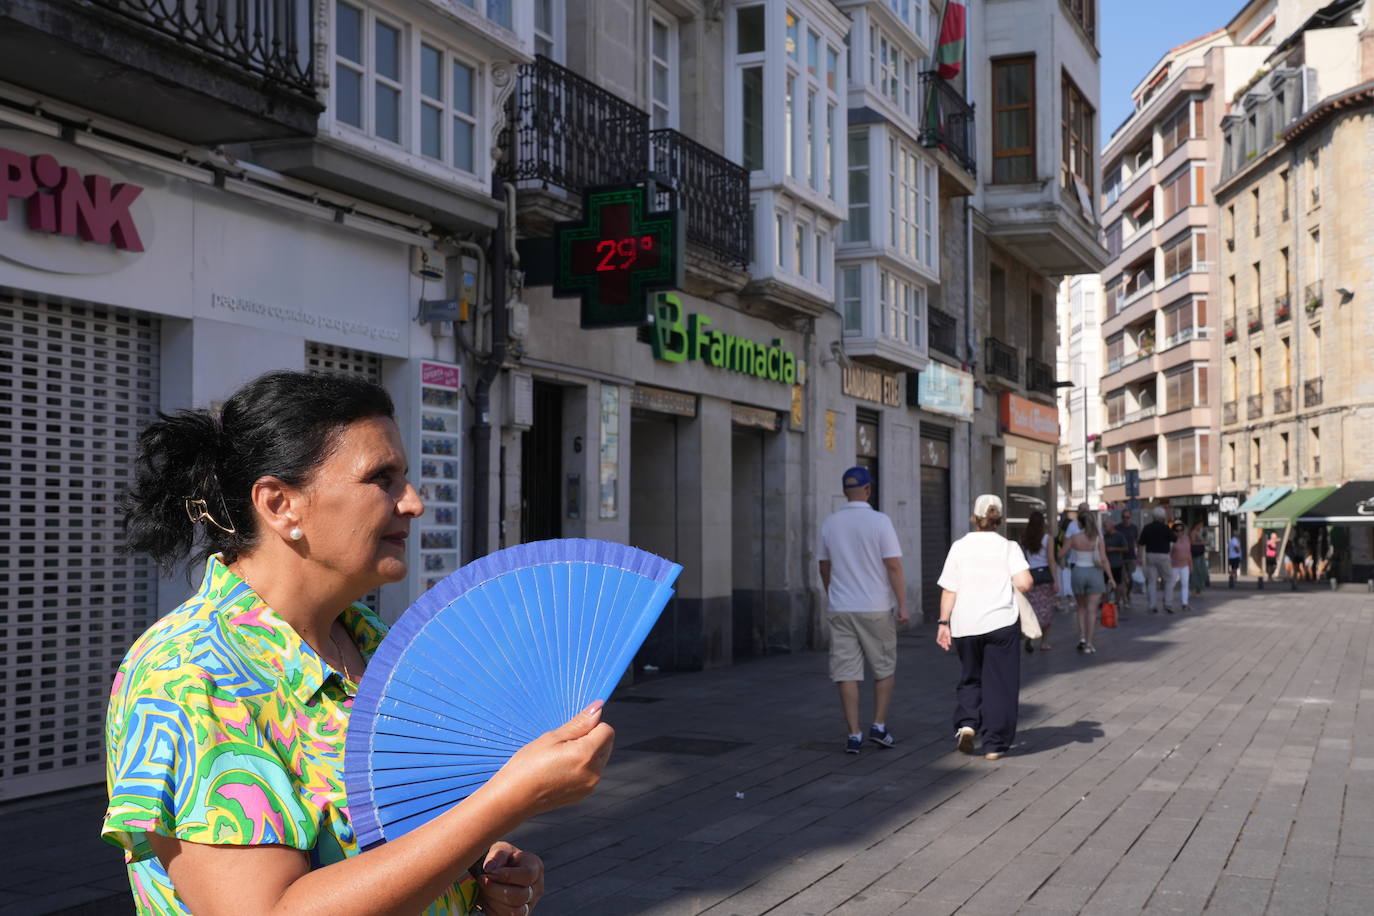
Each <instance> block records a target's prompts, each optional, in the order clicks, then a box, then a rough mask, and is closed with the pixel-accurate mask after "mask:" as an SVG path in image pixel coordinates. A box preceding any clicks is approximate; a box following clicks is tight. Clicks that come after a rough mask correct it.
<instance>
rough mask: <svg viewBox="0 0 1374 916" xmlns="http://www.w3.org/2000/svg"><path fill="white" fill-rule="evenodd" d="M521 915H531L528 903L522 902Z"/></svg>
mask: <svg viewBox="0 0 1374 916" xmlns="http://www.w3.org/2000/svg"><path fill="white" fill-rule="evenodd" d="M520 916H530V905H529V904H528V903H522V904H520Z"/></svg>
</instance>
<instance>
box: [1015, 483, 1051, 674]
mask: <svg viewBox="0 0 1374 916" xmlns="http://www.w3.org/2000/svg"><path fill="white" fill-rule="evenodd" d="M1020 543H1021V552H1022V553H1023V554H1024V555H1025V557H1026V563H1027V564H1028V565H1029V566H1030V572H1031V583H1032V585H1031V590H1030V591H1028V592H1026V598H1027V600H1029V601H1030V605H1031V608H1033V609H1034V610H1035V619H1036V620H1038V621H1039V622H1040V649H1041V651H1044V652H1048V651H1049V650H1050V649H1053V648H1054V646H1052V645H1050V626H1051V625H1052V624H1053V623H1054V605H1055V602H1056V601H1057V600H1058V598H1059V565H1058V564H1057V563H1056V562H1055V560H1054V554H1055V551H1054V548H1053V547H1052V546H1051V542H1050V532H1049V528H1047V527H1046V525H1045V513H1043V512H1041V511H1039V510H1038V509H1037V510H1036V511H1035V512H1032V513H1031V514H1030V518H1029V519H1027V520H1026V530H1025V531H1024V532H1022V534H1021V542H1020ZM1033 642H1034V641H1033V640H1032V639H1031V638H1030V637H1029V636H1027V637H1026V652H1027V653H1030V652H1033V651H1035V646H1034V645H1033Z"/></svg>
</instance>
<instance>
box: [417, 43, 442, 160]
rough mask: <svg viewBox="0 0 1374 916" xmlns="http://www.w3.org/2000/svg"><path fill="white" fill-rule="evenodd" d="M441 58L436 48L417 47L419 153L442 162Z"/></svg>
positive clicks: (423, 45) (440, 53) (440, 52)
mask: <svg viewBox="0 0 1374 916" xmlns="http://www.w3.org/2000/svg"><path fill="white" fill-rule="evenodd" d="M443 66H444V55H443V52H442V51H440V50H439V49H438V48H432V47H430V46H429V45H426V44H422V45H420V95H421V99H420V152H421V153H422V154H423V155H425V156H428V157H429V158H431V159H443V158H444V148H443V130H444V89H443V83H444V77H443Z"/></svg>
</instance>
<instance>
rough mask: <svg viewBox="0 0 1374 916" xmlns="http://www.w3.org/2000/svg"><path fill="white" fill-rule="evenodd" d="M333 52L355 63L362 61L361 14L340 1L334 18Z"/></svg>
mask: <svg viewBox="0 0 1374 916" xmlns="http://www.w3.org/2000/svg"><path fill="white" fill-rule="evenodd" d="M334 45H335V53H336V54H338V55H339V56H340V57H346V58H348V59H349V60H351V61H356V62H357V63H362V62H363V14H362V12H361V11H360V10H357V9H354V8H353V7H351V6H349V5H348V4H346V3H340V4H339V5H338V8H337V10H336V12H335V20H334Z"/></svg>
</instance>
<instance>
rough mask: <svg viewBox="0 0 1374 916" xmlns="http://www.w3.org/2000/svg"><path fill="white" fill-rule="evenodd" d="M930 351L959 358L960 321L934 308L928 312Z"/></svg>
mask: <svg viewBox="0 0 1374 916" xmlns="http://www.w3.org/2000/svg"><path fill="white" fill-rule="evenodd" d="M926 314H927V316H928V330H929V338H928V342H929V344H930V349H932V350H934V351H936V352H938V353H944V354H945V355H946V356H953V357H954V358H955V359H958V358H959V319H957V318H955V317H954V316H953V315H951V314H949V313H948V312H942V311H941V310H940V309H937V308H932V309H929V310H928V311H927V313H926Z"/></svg>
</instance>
